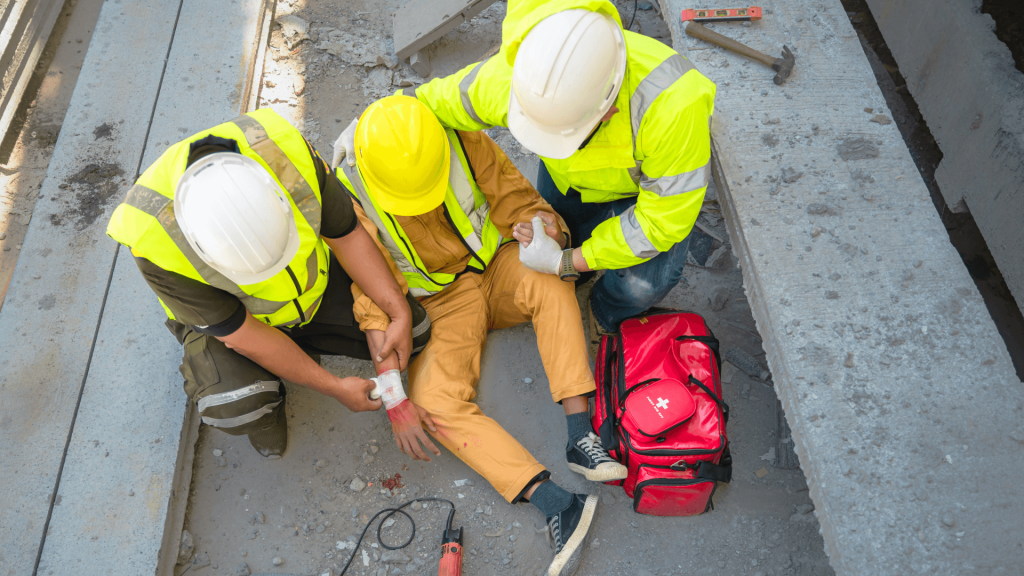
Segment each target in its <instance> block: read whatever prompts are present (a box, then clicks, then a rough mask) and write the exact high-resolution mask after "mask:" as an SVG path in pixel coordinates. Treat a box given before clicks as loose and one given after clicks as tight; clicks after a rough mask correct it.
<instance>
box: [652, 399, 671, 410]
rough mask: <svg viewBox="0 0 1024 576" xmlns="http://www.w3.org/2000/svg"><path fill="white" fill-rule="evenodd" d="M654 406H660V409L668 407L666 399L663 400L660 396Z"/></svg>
mask: <svg viewBox="0 0 1024 576" xmlns="http://www.w3.org/2000/svg"><path fill="white" fill-rule="evenodd" d="M655 406H657V407H658V408H661V409H662V410H665V409H667V408H668V400H665V399H664V398H662V397H661V396H658V403H657V404H655Z"/></svg>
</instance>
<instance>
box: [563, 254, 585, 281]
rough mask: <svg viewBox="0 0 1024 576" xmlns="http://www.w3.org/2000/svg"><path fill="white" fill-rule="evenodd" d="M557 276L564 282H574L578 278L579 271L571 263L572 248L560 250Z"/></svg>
mask: <svg viewBox="0 0 1024 576" xmlns="http://www.w3.org/2000/svg"><path fill="white" fill-rule="evenodd" d="M558 277H559V278H561V279H562V280H563V281H565V282H575V281H577V280H579V279H580V273H579V272H578V271H577V270H576V267H575V266H573V264H572V248H569V249H566V250H562V266H561V268H560V270H559V272H558Z"/></svg>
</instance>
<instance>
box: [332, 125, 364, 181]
mask: <svg viewBox="0 0 1024 576" xmlns="http://www.w3.org/2000/svg"><path fill="white" fill-rule="evenodd" d="M358 123H359V118H356V119H355V120H353V121H352V123H351V124H349V125H348V128H345V129H344V130H343V131H342V132H341V135H340V136H338V139H337V140H335V141H334V158H332V159H331V170H333V169H335V168H337V167H338V166H340V165H341V159H342V158H345V162H346V163H347V164H348V165H349V166H355V165H356V124H358Z"/></svg>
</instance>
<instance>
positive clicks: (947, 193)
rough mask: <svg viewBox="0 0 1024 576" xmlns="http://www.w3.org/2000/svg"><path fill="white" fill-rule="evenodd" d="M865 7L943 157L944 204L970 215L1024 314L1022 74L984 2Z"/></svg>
mask: <svg viewBox="0 0 1024 576" xmlns="http://www.w3.org/2000/svg"><path fill="white" fill-rule="evenodd" d="M867 4H868V6H869V7H870V8H871V13H872V15H873V16H874V17H875V22H876V23H877V24H878V28H879V30H881V32H882V35H883V36H884V37H885V42H886V44H887V45H888V46H889V49H890V50H891V51H892V55H893V57H894V58H895V59H896V62H897V63H898V64H899V67H900V72H901V73H902V74H903V77H904V78H905V79H906V81H907V89H908V90H910V93H911V94H912V95H913V96H914V99H915V100H916V101H917V105H918V107H919V108H920V110H921V115H922V116H923V117H924V119H925V120H926V121H927V122H928V128H930V129H931V132H932V134H933V135H934V136H935V141H936V142H937V143H938V145H939V148H940V149H941V150H942V162H940V163H939V166H938V168H936V170H935V180H936V182H938V184H939V187H940V189H941V190H942V195H943V196H944V197H945V199H946V203H947V204H948V205H949V207H950V209H952V210H954V211H960V210H962V209H963V208H962V206H960V204H961V203H963V204H964V205H966V207H967V208H968V209H969V210H970V211H971V215H972V216H973V217H974V220H975V222H977V223H978V228H979V229H980V230H981V233H982V235H984V237H985V240H986V242H987V244H988V247H989V250H991V251H992V256H993V257H994V258H995V260H996V263H997V264H998V265H999V271H1000V272H1002V274H1003V277H1004V278H1005V279H1006V284H1007V286H1008V287H1009V288H1010V291H1011V292H1012V293H1013V296H1014V298H1016V300H1017V305H1018V307H1019V308H1020V309H1022V310H1024V259H1021V257H1020V254H1021V252H1022V251H1024V226H1021V225H1020V215H1021V214H1024V114H1022V112H1021V111H1022V110H1024V74H1022V73H1021V72H1020V71H1019V70H1017V69H1016V68H1015V67H1014V63H1013V56H1012V55H1011V54H1010V51H1009V49H1008V48H1007V47H1006V45H1005V44H1003V43H1002V42H1000V41H999V39H998V38H996V35H995V32H994V30H995V22H994V21H993V20H992V17H991V16H989V15H988V14H982V13H981V12H980V10H979V9H980V6H981V2H980V0H978V1H964V0H867ZM951 38H955V39H956V41H955V42H950V41H949V39H951ZM968 86H969V87H970V89H966V90H965V89H964V87H968Z"/></svg>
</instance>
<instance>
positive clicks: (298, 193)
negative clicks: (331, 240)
mask: <svg viewBox="0 0 1024 576" xmlns="http://www.w3.org/2000/svg"><path fill="white" fill-rule="evenodd" d="M211 135H212V136H217V137H220V138H228V139H231V140H234V141H235V142H237V144H238V149H239V151H240V152H241V153H242V154H244V155H245V156H248V157H249V158H252V159H253V160H256V161H257V162H259V163H260V164H261V165H262V166H263V167H264V168H266V169H267V171H268V172H269V173H270V174H271V176H273V178H274V179H275V180H276V181H277V182H278V183H279V184H280V185H281V187H282V189H284V190H286V191H287V192H288V200H289V203H290V204H291V207H292V214H293V216H294V218H295V224H296V225H297V226H298V230H299V238H300V243H299V250H298V252H297V253H296V254H295V257H294V258H292V260H291V262H290V263H289V264H288V267H287V268H285V269H284V270H282V271H280V272H278V273H277V274H276V275H275V276H274V277H273V278H270V279H269V280H265V281H263V282H258V283H256V284H249V285H245V286H240V285H238V284H235V283H234V282H232V281H231V280H229V279H228V278H227V277H226V276H224V275H223V274H221V273H220V272H217V271H216V270H214V269H213V268H212V267H211V266H210V265H209V264H207V263H206V262H204V261H203V260H202V258H200V257H199V255H198V254H196V252H195V251H194V250H193V249H192V247H191V246H190V245H189V243H188V241H187V240H186V239H185V236H184V234H182V231H181V228H180V227H179V226H178V223H177V221H176V220H175V217H174V191H175V189H176V188H177V186H178V180H180V179H181V177H182V175H184V173H185V169H186V164H187V162H188V155H189V145H190V144H191V143H192V142H195V141H196V140H199V139H202V138H205V137H207V136H211ZM322 161H323V160H320V159H319V158H317V157H314V156H313V154H312V153H311V149H310V147H309V145H308V144H307V143H306V140H305V139H304V138H303V137H302V134H300V133H299V131H298V130H296V129H295V127H294V126H292V125H291V124H289V123H288V121H287V120H285V119H284V118H282V117H281V116H280V115H278V114H277V113H276V112H274V111H273V110H271V109H269V108H265V109H262V110H257V111H255V112H250V113H249V114H245V115H243V116H239V117H238V118H235V119H234V120H232V121H230V122H225V123H224V124H221V125H219V126H216V127H214V128H211V129H209V130H206V131H204V132H200V133H198V134H195V135H193V136H190V137H189V138H187V139H185V140H183V141H181V142H178V143H177V144H175V145H173V146H171V147H170V148H168V149H167V151H166V152H164V153H163V154H162V155H161V156H160V158H159V159H158V160H157V161H156V162H154V163H153V165H152V166H150V167H149V168H147V169H146V171H145V172H144V173H143V174H142V176H140V177H139V180H138V181H137V182H136V183H135V185H134V186H133V187H132V188H131V190H129V191H128V196H127V197H126V198H125V199H124V201H123V202H122V203H121V204H120V205H119V206H118V207H117V208H116V209H115V210H114V214H113V216H111V218H110V224H109V225H108V226H107V235H108V236H110V237H111V238H113V239H114V240H117V241H118V242H120V243H121V244H124V245H125V246H128V247H129V248H131V250H132V254H133V255H135V256H136V257H139V258H145V259H146V260H149V261H150V262H152V263H153V264H155V265H156V266H159V267H160V268H162V269H164V270H167V271H168V272H176V273H178V274H181V275H182V276H185V277H187V278H191V279H193V280H198V281H200V282H203V283H205V284H209V285H211V286H213V287H215V288H219V289H221V290H224V291H225V292H229V293H231V294H233V295H234V296H236V297H237V298H238V299H239V300H241V301H242V304H243V305H244V306H245V308H246V309H247V310H248V311H249V312H250V313H251V314H252V315H253V316H254V317H256V318H257V319H258V320H260V321H262V322H266V323H267V324H269V325H271V326H279V327H293V326H300V325H302V324H305V323H307V322H309V321H310V320H311V319H312V318H313V316H314V315H315V314H316V311H317V309H318V308H319V306H320V301H321V300H322V299H323V295H324V290H325V289H326V288H327V270H328V266H329V265H330V264H329V261H330V253H329V251H328V249H327V245H326V244H324V242H323V240H322V239H321V238H320V217H321V200H320V184H319V182H318V180H317V177H316V165H315V164H314V162H322ZM160 304H161V305H163V307H164V310H165V311H166V312H167V315H168V317H170V318H171V319H172V320H174V314H173V313H172V312H171V310H170V309H169V308H168V307H167V305H166V304H164V303H163V301H161V302H160Z"/></svg>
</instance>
